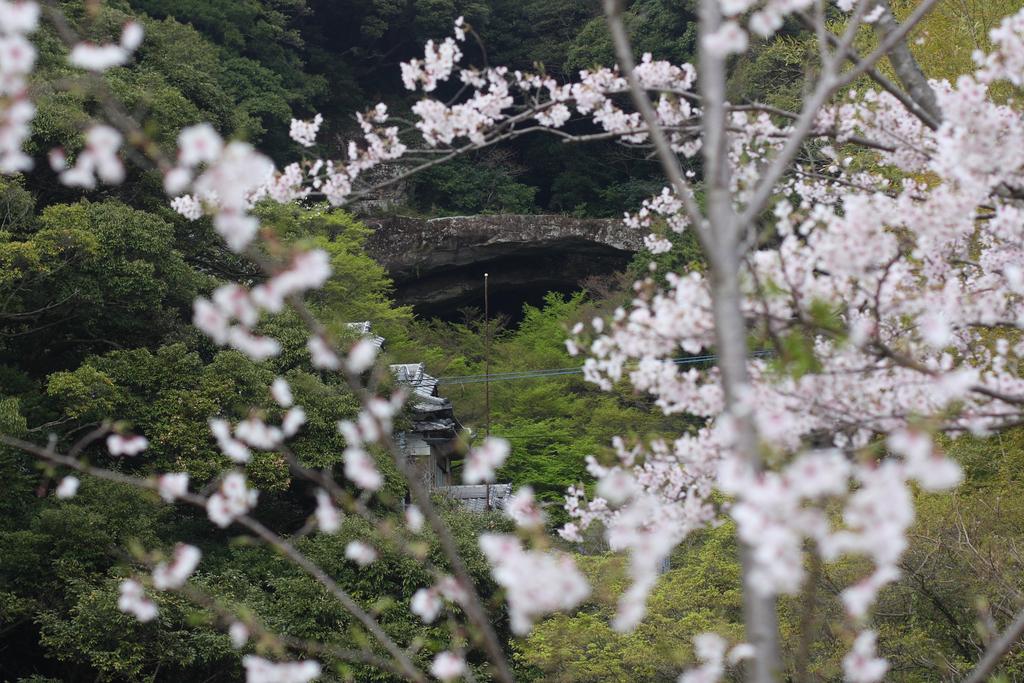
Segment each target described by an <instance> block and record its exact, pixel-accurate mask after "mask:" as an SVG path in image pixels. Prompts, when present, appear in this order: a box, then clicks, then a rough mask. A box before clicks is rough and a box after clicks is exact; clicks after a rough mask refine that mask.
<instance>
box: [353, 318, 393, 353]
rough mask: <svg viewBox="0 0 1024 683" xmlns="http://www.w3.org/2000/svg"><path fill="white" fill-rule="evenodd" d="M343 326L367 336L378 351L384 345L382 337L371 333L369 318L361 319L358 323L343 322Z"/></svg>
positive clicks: (361, 335)
mask: <svg viewBox="0 0 1024 683" xmlns="http://www.w3.org/2000/svg"><path fill="white" fill-rule="evenodd" d="M345 326H346V327H348V329H350V330H352V331H353V332H354V333H355V334H357V335H359V336H360V337H367V338H369V340H370V341H372V342H373V345H374V346H376V347H377V350H378V351H380V349H381V348H382V347H383V346H384V337H382V336H380V335H379V334H374V333H373V331H372V329H371V326H370V321H369V320H363V321H362V322H358V323H345Z"/></svg>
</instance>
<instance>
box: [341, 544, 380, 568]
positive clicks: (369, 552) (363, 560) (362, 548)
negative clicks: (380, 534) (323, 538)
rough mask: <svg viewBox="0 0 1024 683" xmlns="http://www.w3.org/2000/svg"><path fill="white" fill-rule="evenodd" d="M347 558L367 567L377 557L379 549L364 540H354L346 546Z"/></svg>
mask: <svg viewBox="0 0 1024 683" xmlns="http://www.w3.org/2000/svg"><path fill="white" fill-rule="evenodd" d="M345 559H348V560H352V561H353V562H355V563H356V564H357V565H359V566H360V567H366V566H368V565H370V564H372V563H373V562H374V561H375V560H376V559H377V551H376V550H374V549H373V548H371V547H370V546H369V545H367V544H366V543H363V542H362V541H352V542H350V543H349V544H348V545H346V546H345Z"/></svg>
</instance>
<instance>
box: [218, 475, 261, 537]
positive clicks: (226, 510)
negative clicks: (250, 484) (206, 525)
mask: <svg viewBox="0 0 1024 683" xmlns="http://www.w3.org/2000/svg"><path fill="white" fill-rule="evenodd" d="M258 495H259V492H258V491H256V490H254V489H249V488H247V487H246V481H245V475H244V474H242V473H241V472H229V473H227V474H226V475H224V479H223V480H222V481H221V484H220V488H219V489H218V490H217V491H216V492H215V493H213V495H211V496H210V497H209V498H208V499H207V501H206V514H207V516H209V518H210V521H211V522H213V523H214V524H216V525H217V526H219V527H221V528H224V527H227V526H230V525H231V523H232V522H234V521H235V519H236V518H238V517H239V516H241V515H244V514H246V513H247V512H249V510H251V509H252V508H253V507H254V506H255V505H256V498H257V496H258Z"/></svg>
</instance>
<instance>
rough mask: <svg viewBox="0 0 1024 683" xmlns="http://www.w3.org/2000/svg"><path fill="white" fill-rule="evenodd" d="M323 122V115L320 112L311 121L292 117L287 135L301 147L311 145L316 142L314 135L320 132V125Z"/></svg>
mask: <svg viewBox="0 0 1024 683" xmlns="http://www.w3.org/2000/svg"><path fill="white" fill-rule="evenodd" d="M323 122H324V117H323V116H321V115H320V114H317V115H316V116H314V117H313V120H312V121H300V120H299V119H292V123H291V129H290V130H289V131H288V135H289V136H290V137H291V139H292V140H294V141H295V142H297V143H299V144H300V145H302V146H303V147H312V146H313V145H315V144H316V135H317V133H318V132H320V125H321V124H322V123H323Z"/></svg>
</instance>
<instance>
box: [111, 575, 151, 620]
mask: <svg viewBox="0 0 1024 683" xmlns="http://www.w3.org/2000/svg"><path fill="white" fill-rule="evenodd" d="M120 591H121V594H120V597H118V599H117V608H118V609H119V610H121V611H122V612H126V613H128V614H131V615H134V616H135V618H136V619H138V620H139V621H141V622H143V623H145V622H147V621H152V620H153V619H156V616H157V607H156V603H155V602H153V601H152V600H150V599H149V598H147V597H146V591H145V590H144V589H143V588H142V584H141V583H139V582H138V581H135V580H134V579H125V580H124V581H122V582H121V588H120Z"/></svg>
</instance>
